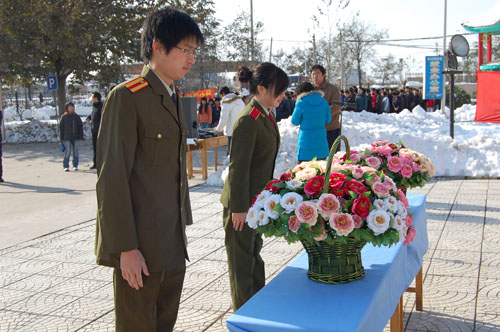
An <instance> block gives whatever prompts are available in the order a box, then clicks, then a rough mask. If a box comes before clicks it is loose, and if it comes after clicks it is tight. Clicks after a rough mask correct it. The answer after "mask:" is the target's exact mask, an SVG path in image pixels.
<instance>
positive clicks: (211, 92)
mask: <svg viewBox="0 0 500 332" xmlns="http://www.w3.org/2000/svg"><path fill="white" fill-rule="evenodd" d="M184 97H196V101H197V102H200V100H201V98H203V97H205V98H207V99H210V98H212V99H213V98H215V88H211V89H204V90H199V91H195V92H188V93H185V94H184Z"/></svg>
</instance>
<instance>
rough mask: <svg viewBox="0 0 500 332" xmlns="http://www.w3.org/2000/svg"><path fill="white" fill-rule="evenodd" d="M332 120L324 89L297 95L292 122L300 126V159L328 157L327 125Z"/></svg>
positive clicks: (298, 152)
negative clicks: (324, 96)
mask: <svg viewBox="0 0 500 332" xmlns="http://www.w3.org/2000/svg"><path fill="white" fill-rule="evenodd" d="M330 121H332V116H331V113H330V107H329V105H328V103H327V102H326V100H325V99H324V98H323V92H322V91H317V90H315V91H311V92H307V93H302V94H300V95H299V96H298V97H297V103H296V104H295V110H294V111H293V115H292V123H293V124H294V125H296V126H300V130H299V140H298V148H297V159H298V160H312V159H313V158H314V157H316V158H318V159H324V158H326V157H328V154H329V152H330V151H329V149H328V140H327V138H326V128H325V125H326V124H327V123H330Z"/></svg>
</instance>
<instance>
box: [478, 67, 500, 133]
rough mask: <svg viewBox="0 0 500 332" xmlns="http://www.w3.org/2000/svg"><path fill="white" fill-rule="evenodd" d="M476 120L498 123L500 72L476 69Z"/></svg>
mask: <svg viewBox="0 0 500 332" xmlns="http://www.w3.org/2000/svg"><path fill="white" fill-rule="evenodd" d="M476 75H477V102H476V119H475V121H476V122H491V123H500V72H498V71H497V72H495V71H478V72H477V73H476Z"/></svg>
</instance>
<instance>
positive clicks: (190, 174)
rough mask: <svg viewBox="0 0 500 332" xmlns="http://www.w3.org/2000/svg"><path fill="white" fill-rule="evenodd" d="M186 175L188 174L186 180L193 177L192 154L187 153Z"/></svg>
mask: <svg viewBox="0 0 500 332" xmlns="http://www.w3.org/2000/svg"><path fill="white" fill-rule="evenodd" d="M187 168H188V169H187V173H188V179H191V178H192V177H193V153H192V152H188V153H187Z"/></svg>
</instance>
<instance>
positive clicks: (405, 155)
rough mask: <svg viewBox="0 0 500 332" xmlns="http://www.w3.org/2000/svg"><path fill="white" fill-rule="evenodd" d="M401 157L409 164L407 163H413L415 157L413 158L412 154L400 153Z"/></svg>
mask: <svg viewBox="0 0 500 332" xmlns="http://www.w3.org/2000/svg"><path fill="white" fill-rule="evenodd" d="M399 158H400V159H401V160H402V161H403V163H405V164H407V165H411V164H413V159H412V158H411V156H410V155H407V154H400V155H399Z"/></svg>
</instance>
